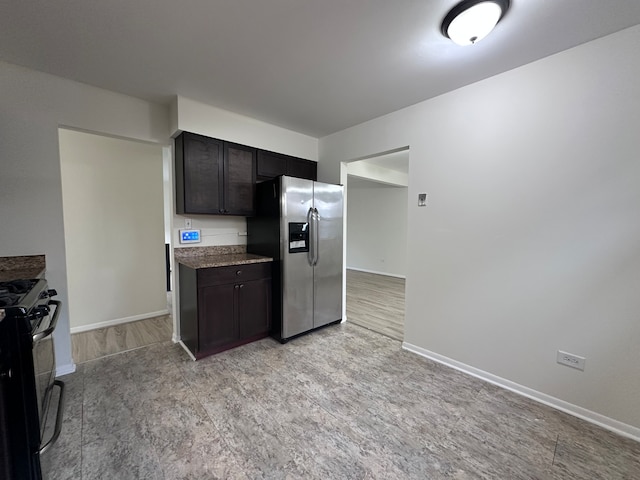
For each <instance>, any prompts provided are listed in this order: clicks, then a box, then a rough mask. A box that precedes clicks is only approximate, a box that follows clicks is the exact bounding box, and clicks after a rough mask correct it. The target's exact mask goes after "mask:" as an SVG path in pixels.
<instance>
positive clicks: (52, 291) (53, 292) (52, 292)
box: [47, 288, 58, 297]
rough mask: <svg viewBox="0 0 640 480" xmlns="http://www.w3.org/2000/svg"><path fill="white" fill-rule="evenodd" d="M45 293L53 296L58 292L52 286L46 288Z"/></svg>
mask: <svg viewBox="0 0 640 480" xmlns="http://www.w3.org/2000/svg"><path fill="white" fill-rule="evenodd" d="M47 293H48V294H49V296H50V297H55V296H56V295H58V292H56V291H55V290H54V289H53V288H52V289H51V290H47Z"/></svg>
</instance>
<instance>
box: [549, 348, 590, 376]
mask: <svg viewBox="0 0 640 480" xmlns="http://www.w3.org/2000/svg"><path fill="white" fill-rule="evenodd" d="M556 361H557V362H558V363H559V364H561V365H566V366H567V367H571V368H577V369H578V370H582V371H584V362H585V361H586V359H585V358H584V357H579V356H578V355H573V354H572V353H567V352H563V351H562V350H558V355H557V357H556Z"/></svg>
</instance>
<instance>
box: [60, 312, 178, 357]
mask: <svg viewBox="0 0 640 480" xmlns="http://www.w3.org/2000/svg"><path fill="white" fill-rule="evenodd" d="M172 333H173V320H172V319H171V316H170V315H163V316H160V317H153V318H147V319H146V320H138V321H136V322H131V323H124V324H122V325H116V326H113V327H107V328H99V329H96V330H91V331H89V332H82V333H74V334H73V335H71V348H72V352H73V361H74V362H75V363H84V362H87V361H89V360H95V359H97V358H101V357H106V356H108V355H113V354H114V353H120V352H126V351H127V350H134V349H136V348H140V347H144V346H147V345H152V344H154V343H159V342H166V341H167V340H171V334H172Z"/></svg>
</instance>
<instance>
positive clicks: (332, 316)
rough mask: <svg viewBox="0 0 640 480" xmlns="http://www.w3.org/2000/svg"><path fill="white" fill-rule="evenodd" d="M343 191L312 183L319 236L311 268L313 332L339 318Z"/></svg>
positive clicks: (323, 184)
mask: <svg viewBox="0 0 640 480" xmlns="http://www.w3.org/2000/svg"><path fill="white" fill-rule="evenodd" d="M343 190H344V187H342V186H341V185H330V184H326V183H319V182H314V207H315V209H316V210H317V215H316V217H317V220H316V223H317V225H316V227H317V233H318V236H317V251H316V255H315V267H314V277H315V278H314V323H313V326H314V328H316V327H320V326H322V325H326V324H328V323H331V322H335V321H336V320H340V319H341V318H342V245H343V232H342V216H343ZM312 233H313V232H312Z"/></svg>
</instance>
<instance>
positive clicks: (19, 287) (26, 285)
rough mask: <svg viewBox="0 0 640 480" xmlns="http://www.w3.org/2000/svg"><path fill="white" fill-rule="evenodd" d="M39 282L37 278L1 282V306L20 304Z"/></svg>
mask: <svg viewBox="0 0 640 480" xmlns="http://www.w3.org/2000/svg"><path fill="white" fill-rule="evenodd" d="M37 283H38V281H37V280H30V279H29V280H25V279H20V280H13V281H10V282H0V308H4V307H13V306H17V305H19V304H20V303H21V300H23V299H24V297H25V296H26V295H27V294H28V293H29V292H30V291H31V290H32V289H33V287H34V286H35V285H36V284H37ZM25 306H26V305H25Z"/></svg>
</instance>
